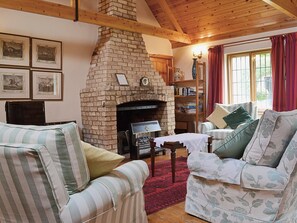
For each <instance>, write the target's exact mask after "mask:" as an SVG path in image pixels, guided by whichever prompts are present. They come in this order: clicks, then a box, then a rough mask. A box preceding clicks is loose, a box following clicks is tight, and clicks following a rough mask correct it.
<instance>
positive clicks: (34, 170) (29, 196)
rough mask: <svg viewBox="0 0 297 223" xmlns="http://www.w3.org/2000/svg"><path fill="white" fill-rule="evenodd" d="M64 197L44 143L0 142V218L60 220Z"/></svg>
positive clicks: (26, 222) (24, 221)
mask: <svg viewBox="0 0 297 223" xmlns="http://www.w3.org/2000/svg"><path fill="white" fill-rule="evenodd" d="M68 200H69V195H68V193H67V191H66V189H65V187H64V183H63V182H62V180H61V179H60V177H59V175H58V172H57V170H56V168H55V165H54V163H53V161H52V158H51V156H50V154H49V152H48V150H47V148H46V147H44V146H42V145H35V144H3V143H1V144H0V222H22V223H35V222H36V223H40V222H42V223H45V222H48V223H51V222H60V216H59V213H60V211H61V210H62V209H63V207H64V206H65V205H66V204H67V202H68Z"/></svg>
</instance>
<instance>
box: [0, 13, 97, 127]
mask: <svg viewBox="0 0 297 223" xmlns="http://www.w3.org/2000/svg"><path fill="white" fill-rule="evenodd" d="M0 32H5V33H11V34H19V35H25V36H31V37H37V38H45V39H51V40H59V41H62V44H63V46H62V47H63V70H62V71H63V74H64V97H63V101H47V102H46V103H45V110H46V121H47V122H54V121H64V120H76V121H77V122H78V124H79V125H81V113H80V97H79V92H80V89H82V88H84V87H85V82H86V81H85V79H86V75H87V74H88V70H89V64H90V59H91V55H92V52H93V50H94V48H95V44H96V41H97V27H96V26H94V25H88V24H83V23H76V22H73V21H70V20H64V19H58V18H52V17H47V16H41V15H35V14H30V13H25V12H19V11H13V10H8V9H0ZM4 104H5V101H1V102H0V121H2V122H5V121H6V114H5V109H4Z"/></svg>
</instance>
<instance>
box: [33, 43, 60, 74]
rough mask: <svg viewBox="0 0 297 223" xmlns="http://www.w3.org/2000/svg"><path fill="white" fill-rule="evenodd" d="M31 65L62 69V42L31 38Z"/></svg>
mask: <svg viewBox="0 0 297 223" xmlns="http://www.w3.org/2000/svg"><path fill="white" fill-rule="evenodd" d="M32 67H33V68H46V69H56V70H62V42H60V41H52V40H45V39H36V38H32Z"/></svg>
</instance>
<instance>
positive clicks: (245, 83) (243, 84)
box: [228, 50, 272, 112]
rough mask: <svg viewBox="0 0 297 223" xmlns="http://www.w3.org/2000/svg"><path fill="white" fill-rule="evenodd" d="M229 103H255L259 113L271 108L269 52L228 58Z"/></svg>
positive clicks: (250, 53)
mask: <svg viewBox="0 0 297 223" xmlns="http://www.w3.org/2000/svg"><path fill="white" fill-rule="evenodd" d="M228 65H229V66H228V97H229V101H230V103H242V102H248V101H257V105H258V109H259V111H260V112H261V111H264V110H265V109H269V108H270V109H271V108H272V82H271V81H272V80H271V79H272V73H271V61H270V50H265V51H256V52H247V53H241V54H232V55H229V56H228Z"/></svg>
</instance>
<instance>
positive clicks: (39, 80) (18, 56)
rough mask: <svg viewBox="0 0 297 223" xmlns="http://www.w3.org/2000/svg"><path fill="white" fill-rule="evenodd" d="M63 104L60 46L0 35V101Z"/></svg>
mask: <svg viewBox="0 0 297 223" xmlns="http://www.w3.org/2000/svg"><path fill="white" fill-rule="evenodd" d="M20 99H24V100H63V73H62V42H61V41H55V40H48V39H40V38H35V37H29V36H20V35H14V34H7V33H0V100H20Z"/></svg>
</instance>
